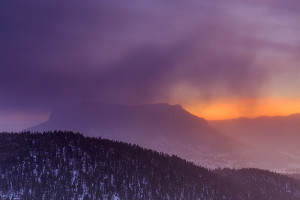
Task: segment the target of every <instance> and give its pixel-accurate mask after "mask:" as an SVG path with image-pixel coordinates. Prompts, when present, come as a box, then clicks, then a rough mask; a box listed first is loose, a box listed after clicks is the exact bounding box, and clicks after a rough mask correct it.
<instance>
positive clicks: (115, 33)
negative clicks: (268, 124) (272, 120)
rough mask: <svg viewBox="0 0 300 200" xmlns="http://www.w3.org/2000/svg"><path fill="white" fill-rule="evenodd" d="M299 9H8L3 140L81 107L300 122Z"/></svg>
mask: <svg viewBox="0 0 300 200" xmlns="http://www.w3.org/2000/svg"><path fill="white" fill-rule="evenodd" d="M299 9H300V2H299V1H297V0H290V1H283V0H273V1H269V0H264V1H253V0H252V1H250V0H246V1H235V0H229V1H220V0H214V1H208V0H201V1H194V0H189V1H178V0H175V1H170V0H167V1H158V0H152V1H137V0H133V1H130V2H125V1H121V0H115V1H105V0H103V1H93V0H91V1H84V2H83V1H77V0H75V1H74V0H72V1H71V0H66V1H58V0H54V1H50V0H45V1H34V0H28V1H21V0H16V1H8V0H4V1H2V2H1V7H0V15H1V17H0V44H1V49H0V70H1V71H0V130H8V131H11V130H13V131H19V130H22V129H24V128H28V127H30V126H33V125H36V124H38V123H40V122H42V121H45V120H47V118H48V116H49V114H50V112H51V111H52V109H53V108H55V107H57V106H61V105H73V104H78V103H82V102H90V101H98V102H102V103H118V104H129V105H136V104H145V103H159V102H166V103H170V104H181V105H182V106H183V107H184V108H185V109H187V110H188V111H190V112H191V113H193V114H196V115H198V116H201V117H204V118H206V119H228V118H237V117H241V116H244V117H256V116H260V115H269V116H274V115H289V114H292V113H298V112H300V93H299V89H298V88H299V86H300V79H299V73H300V68H299V64H300V61H299V51H300V38H299V35H300V24H299V22H298V19H299V18H300V16H299V15H300V12H299V11H300V10H299Z"/></svg>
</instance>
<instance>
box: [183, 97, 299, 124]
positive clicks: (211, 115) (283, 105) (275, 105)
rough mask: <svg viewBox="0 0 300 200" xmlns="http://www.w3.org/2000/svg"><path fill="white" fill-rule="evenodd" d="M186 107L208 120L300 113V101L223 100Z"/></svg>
mask: <svg viewBox="0 0 300 200" xmlns="http://www.w3.org/2000/svg"><path fill="white" fill-rule="evenodd" d="M184 107H185V108H186V109H187V110H188V111H189V112H191V113H192V114H194V115H197V116H199V117H204V118H205V119H208V120H218V119H232V118H238V117H249V118H253V117H258V116H286V115H290V114H295V113H300V99H225V100H224V99H222V100H217V101H213V102H209V103H207V102H206V103H205V102H203V103H200V104H198V105H195V104H193V105H192V104H191V105H185V106H184Z"/></svg>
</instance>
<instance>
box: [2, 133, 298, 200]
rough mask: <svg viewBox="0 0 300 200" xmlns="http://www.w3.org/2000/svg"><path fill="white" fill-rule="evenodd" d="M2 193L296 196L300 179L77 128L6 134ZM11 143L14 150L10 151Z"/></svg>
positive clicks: (232, 199) (159, 199)
mask: <svg viewBox="0 0 300 200" xmlns="http://www.w3.org/2000/svg"><path fill="white" fill-rule="evenodd" d="M0 141H1V142H0V154H1V153H3V152H2V151H3V150H4V149H6V150H5V152H4V153H3V154H2V159H1V160H0V199H9V200H11V199H24V200H31V199H32V200H34V199H36V200H52V199H79V200H90V199H97V200H98V199H101V200H121V199H122V200H149V199H152V200H183V199H184V200H196V199H202V200H210V199H218V200H221V199H227V200H271V199H272V200H283V199H284V200H297V199H299V198H300V185H299V181H297V180H295V179H293V178H289V177H286V176H283V175H280V174H277V173H272V172H269V171H265V170H258V169H241V170H231V169H223V170H221V169H218V170H208V169H206V168H203V167H199V166H196V165H194V164H192V163H190V162H187V161H185V160H182V159H180V158H178V157H176V156H169V155H166V154H163V153H158V152H155V151H153V150H147V149H144V148H141V147H138V146H136V145H130V144H126V143H122V142H115V141H111V140H104V139H99V138H98V139H97V138H90V137H84V136H82V135H81V134H74V133H72V132H62V131H58V132H45V133H43V134H41V133H30V132H24V133H19V134H16V133H15V134H12V133H0ZM7 148H8V149H7Z"/></svg>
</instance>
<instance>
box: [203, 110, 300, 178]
mask: <svg viewBox="0 0 300 200" xmlns="http://www.w3.org/2000/svg"><path fill="white" fill-rule="evenodd" d="M209 124H210V125H211V126H212V127H214V128H216V129H217V130H219V131H220V132H222V133H224V134H226V135H227V136H229V137H232V138H234V139H236V140H239V141H240V142H243V143H245V144H248V145H251V146H252V147H255V148H257V149H258V150H259V151H261V152H268V153H269V155H270V156H269V157H273V158H274V160H276V159H277V160H281V162H283V161H284V160H285V162H286V164H287V165H288V168H289V169H291V170H293V171H294V172H298V173H299V172H300V143H299V141H300V114H293V115H290V116H276V117H267V116H263V117H258V118H253V119H249V118H239V119H231V120H216V121H209ZM271 154H272V155H271ZM282 159H284V160H282Z"/></svg>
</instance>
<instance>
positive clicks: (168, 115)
mask: <svg viewBox="0 0 300 200" xmlns="http://www.w3.org/2000/svg"><path fill="white" fill-rule="evenodd" d="M29 130H30V131H54V130H69V131H76V132H80V133H83V134H84V135H86V136H94V137H99V136H101V137H102V138H107V139H112V140H118V141H123V142H129V143H133V144H138V145H141V146H142V147H146V148H151V149H154V150H157V151H162V152H166V153H169V154H176V155H179V156H181V157H183V158H185V159H187V160H189V161H193V162H195V163H197V164H201V165H203V166H206V167H218V166H222V167H224V166H228V167H232V165H238V164H237V163H238V162H239V160H238V153H237V152H240V148H242V147H241V145H240V144H239V143H238V142H236V141H234V140H232V139H230V138H229V137H227V136H225V135H223V134H221V133H219V132H218V131H216V130H215V129H213V128H212V127H210V126H209V124H208V123H207V121H206V120H205V119H203V118H199V117H197V116H195V115H192V114H191V113H189V112H187V111H186V110H184V109H183V108H182V107H181V106H180V105H169V104H148V105H135V106H127V105H115V104H100V103H86V104H79V105H74V106H65V107H60V108H57V109H55V110H54V111H53V112H52V114H51V115H50V117H49V120H48V121H46V122H44V123H42V124H39V125H37V126H35V127H32V128H30V129H29ZM237 149H239V150H237Z"/></svg>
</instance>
